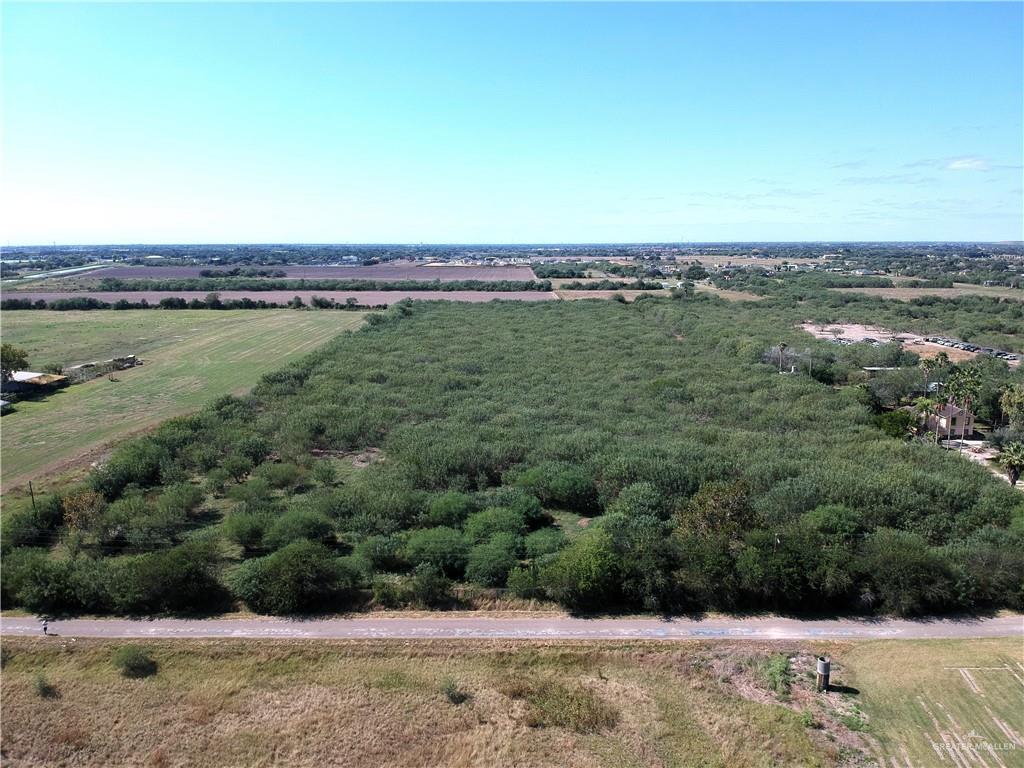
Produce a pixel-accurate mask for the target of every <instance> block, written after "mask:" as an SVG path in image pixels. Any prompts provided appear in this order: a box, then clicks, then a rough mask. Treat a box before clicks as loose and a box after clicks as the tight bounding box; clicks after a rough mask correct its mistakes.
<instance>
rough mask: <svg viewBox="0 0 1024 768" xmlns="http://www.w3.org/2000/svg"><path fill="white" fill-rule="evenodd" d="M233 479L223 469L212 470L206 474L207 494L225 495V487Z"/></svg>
mask: <svg viewBox="0 0 1024 768" xmlns="http://www.w3.org/2000/svg"><path fill="white" fill-rule="evenodd" d="M230 479H231V474H230V473H229V472H228V471H227V470H226V469H224V468H223V467H217V468H215V469H211V470H210V471H209V472H207V473H206V492H207V493H209V494H211V495H213V496H220V495H221V494H222V493H224V487H225V486H226V485H227V484H228V481H229V480H230Z"/></svg>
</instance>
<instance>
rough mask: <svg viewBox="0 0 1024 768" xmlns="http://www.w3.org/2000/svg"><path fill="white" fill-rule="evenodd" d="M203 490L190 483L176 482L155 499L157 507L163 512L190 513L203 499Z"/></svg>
mask: <svg viewBox="0 0 1024 768" xmlns="http://www.w3.org/2000/svg"><path fill="white" fill-rule="evenodd" d="M203 496H204V494H203V491H202V490H201V489H200V488H199V487H198V486H195V485H191V484H190V483H178V484H177V485H172V486H170V487H168V488H167V489H166V490H165V491H164V492H163V493H161V494H160V498H159V499H157V502H156V505H157V509H159V510H161V511H163V512H173V513H180V514H181V515H182V516H185V515H188V514H191V513H192V512H193V511H194V510H195V508H196V507H198V506H199V505H200V504H201V503H202V501H203Z"/></svg>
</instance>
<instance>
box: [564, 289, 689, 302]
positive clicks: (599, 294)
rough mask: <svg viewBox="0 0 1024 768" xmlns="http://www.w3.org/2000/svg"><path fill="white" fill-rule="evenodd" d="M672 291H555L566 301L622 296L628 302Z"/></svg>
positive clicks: (666, 294) (665, 294)
mask: <svg viewBox="0 0 1024 768" xmlns="http://www.w3.org/2000/svg"><path fill="white" fill-rule="evenodd" d="M670 294H671V291H669V290H667V289H657V290H652V291H555V295H556V296H558V298H560V299H564V300H565V301H579V300H580V299H612V298H615V297H616V296H622V297H623V298H624V299H625V300H626V301H627V302H629V303H632V302H634V301H636V299H637V297H638V296H669V295H670Z"/></svg>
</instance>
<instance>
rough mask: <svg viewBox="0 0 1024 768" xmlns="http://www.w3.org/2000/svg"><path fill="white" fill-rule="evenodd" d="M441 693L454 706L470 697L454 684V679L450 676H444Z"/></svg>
mask: <svg viewBox="0 0 1024 768" xmlns="http://www.w3.org/2000/svg"><path fill="white" fill-rule="evenodd" d="M441 693H443V694H444V697H445V698H446V699H448V701H449V702H451V703H452V704H454V705H455V706H459V705H460V704H463V703H465V702H466V701H468V700H469V698H470V697H469V694H468V693H466V692H465V691H463V690H461V689H460V688H459V686H458V685H456V683H455V680H453V679H452V678H450V677H446V678H445V679H444V682H443V683H441Z"/></svg>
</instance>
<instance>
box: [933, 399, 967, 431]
mask: <svg viewBox="0 0 1024 768" xmlns="http://www.w3.org/2000/svg"><path fill="white" fill-rule="evenodd" d="M926 423H927V425H928V430H929V431H931V432H936V431H937V432H938V433H939V437H940V438H942V437H945V438H950V437H955V436H957V435H959V434H960V433H961V432H963V434H965V435H971V434H973V433H974V414H973V413H971V412H970V411H967V410H964V409H963V408H961V407H959V406H957V405H953V404H952V403H946V404H945V405H943V406H942V409H941V410H940V411H939V412H938V413H930V414H928V420H927V422H926Z"/></svg>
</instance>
